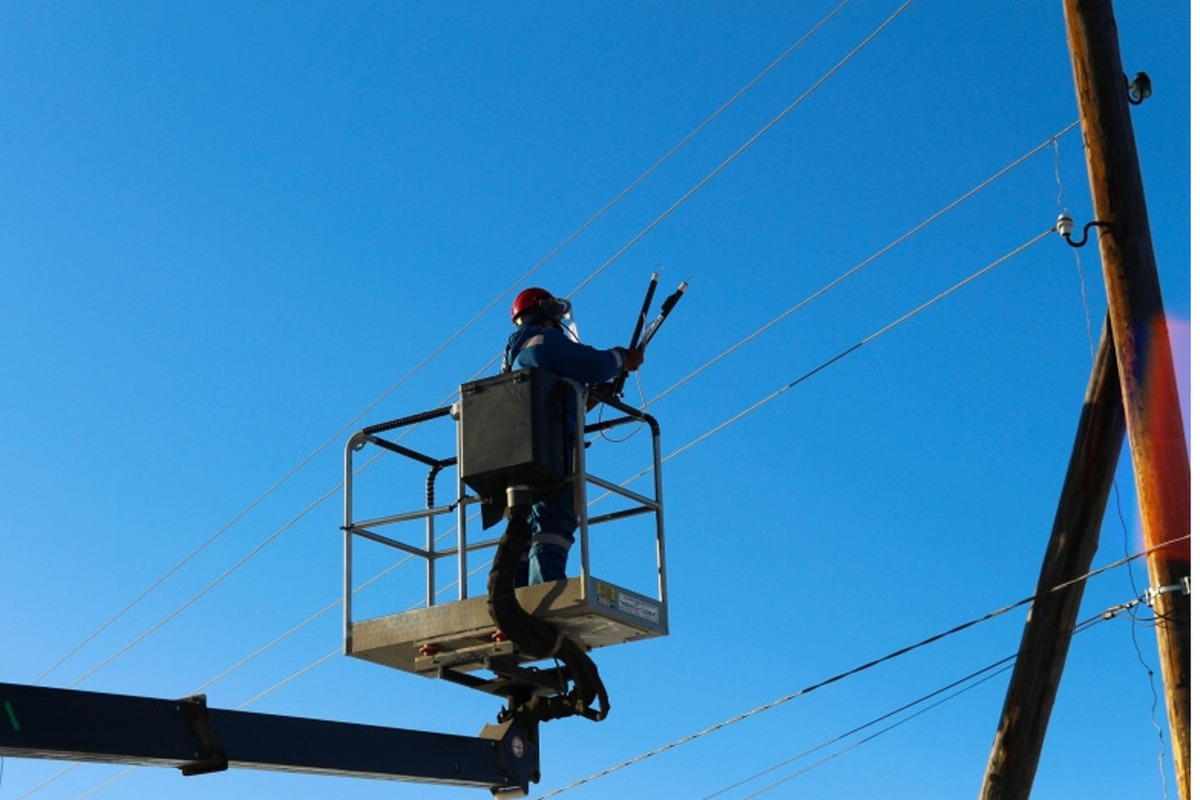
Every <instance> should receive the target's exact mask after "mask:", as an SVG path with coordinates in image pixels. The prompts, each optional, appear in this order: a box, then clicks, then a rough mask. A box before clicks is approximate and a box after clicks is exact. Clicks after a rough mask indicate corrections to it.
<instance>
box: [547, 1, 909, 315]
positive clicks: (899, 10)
mask: <svg viewBox="0 0 1200 800" xmlns="http://www.w3.org/2000/svg"><path fill="white" fill-rule="evenodd" d="M914 2H915V0H905V1H904V2H903V3H901V4H900V7H899V8H897V9H896V10H895V11H893V12H892V15H891V16H890V17H888V18H887V19H886V20H884V21H883V23H882V24H881V25H880V26H879V27H877V28H876V29H875V30H874V31H872V32H871V34H870V35H869V36H867V38H865V39H863V40H862V41H861V42H859V43H858V45H856V46H855V47H854V49H853V50H851V51H850V52H849V53H848V54H846V55H845V56H844V57H843V58H842V60H841V61H839V62H838V63H837V64H835V65H834V66H833V68H832V69H830V70H829V71H828V72H826V73H825V74H824V75H822V76H821V77H820V78H819V79H818V80H817V82H816V83H814V84H813V85H812V86H810V87H809V88H808V90H807V91H805V92H804V93H803V94H801V95H800V96H799V97H797V98H796V99H795V100H793V101H792V102H791V103H790V104H789V105H788V106H787V107H786V108H785V109H783V111H780V112H779V113H778V114H776V115H775V117H774V118H773V119H772V120H771V121H770V122H768V123H767V124H766V125H764V126H763V127H762V128H760V129H759V130H758V132H757V133H755V134H754V135H753V136H751V137H750V138H749V139H747V140H746V142H745V143H744V144H743V145H742V146H741V147H739V148H738V149H736V150H734V151H733V153H731V154H730V155H729V156H728V157H727V158H726V159H725V160H724V161H722V162H721V163H720V164H718V165H717V167H716V169H714V170H713V171H712V172H710V173H708V174H707V175H705V176H704V178H702V179H701V180H700V182H699V183H697V184H696V185H695V186H693V187H692V188H691V189H688V190H687V191H686V192H684V193H683V195H682V196H681V197H680V198H679V199H678V200H676V201H675V202H674V203H672V204H671V205H670V206H668V207H667V209H666V210H665V211H663V212H662V213H661V214H659V215H658V216H657V217H655V218H654V220H653V221H652V222H651V223H650V224H649V225H647V226H646V227H645V228H643V229H642V230H641V231H640V232H639V233H638V234H637V235H636V236H634V237H633V238H632V239H630V240H629V241H628V242H627V243H626V244H625V246H623V247H622V248H621V249H620V250H618V251H617V252H616V253H614V254H613V255H612V256H611V257H610V258H609V259H608V260H607V261H605V262H604V263H603V264H601V265H600V266H599V267H598V268H597V269H596V270H595V272H593V273H592V274H591V275H589V276H588V277H587V278H586V279H585V280H584V281H583V283H581V284H579V285H578V286H576V287H575V288H574V289H572V290H571V292H570V295H569V296H573V295H575V294H577V293H578V292H579V291H580V290H582V289H583V287H585V286H587V285H588V284H589V283H591V282H592V280H593V279H595V278H596V277H597V276H598V275H600V273H602V272H604V271H605V270H606V269H608V268H609V267H610V266H612V265H613V263H614V262H615V261H616V260H617V259H619V258H620V257H621V256H623V255H625V253H627V252H629V250H630V249H631V248H632V247H633V246H634V245H635V244H637V243H638V242H640V241H641V240H642V239H644V238H645V237H646V235H647V234H649V233H650V232H651V231H652V230H654V229H655V228H657V227H658V226H659V224H660V223H662V221H663V220H665V219H666V218H667V217H669V216H671V214H673V213H675V211H676V210H678V208H679V207H680V206H682V205H683V204H684V203H686V202H687V201H688V200H690V199H691V198H692V196H693V195H695V194H696V192H698V191H700V190H701V189H702V188H704V187H705V186H707V185H708V183H709V182H710V181H711V180H712V179H713V178H715V177H717V175H719V174H721V173H722V172H724V171H725V168H726V167H728V166H729V165H730V164H732V163H733V162H734V161H736V160H737V159H738V158H739V157H740V156H741V155H742V154H743V153H745V152H746V151H747V150H749V149H750V147H751V146H753V145H754V144H755V143H756V142H758V140H759V139H761V138H762V137H763V136H765V135H766V134H767V132H768V131H770V130H771V129H772V128H774V127H775V126H776V125H778V124H779V123H780V122H782V121H783V119H784V118H785V117H787V116H788V115H789V114H791V113H792V112H793V111H795V110H796V108H797V107H798V106H799V105H800V104H801V103H803V102H804V101H805V100H807V99H808V98H809V96H811V95H812V94H813V92H815V91H816V90H817V89H819V88H820V87H821V86H822V85H824V83H825V82H826V81H828V80H829V79H830V78H832V77H833V76H834V74H835V73H837V72H838V70H840V69H841V68H842V67H844V66H846V64H848V63H849V62H850V60H851V59H852V58H854V57H855V56H856V55H858V54H859V52H860V51H861V50H862V49H863V48H864V47H866V46H867V45H868V44H870V43H871V42H872V41H874V40H875V39H876V38H877V37H878V36H879V35H880V34H881V33H883V32H884V30H886V29H887V28H888V26H890V25H891V24H892V23H893V22H895V21H896V18H897V17H899V16H900V14H902V13H903V12H904V10H905V9H907V8H908V7H909V6H910V5H912V4H913V3H914Z"/></svg>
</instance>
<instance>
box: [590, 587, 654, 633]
mask: <svg viewBox="0 0 1200 800" xmlns="http://www.w3.org/2000/svg"><path fill="white" fill-rule="evenodd" d="M596 600H597V602H599V604H600V605H602V606H604V607H606V608H612V609H616V610H617V611H619V612H621V613H622V614H625V615H627V616H630V617H634V618H635V619H640V620H645V621H646V622H649V623H651V624H653V625H658V624H659V608H658V604H657V603H654V602H652V601H650V600H645V599H643V598H641V597H639V596H637V595H634V594H631V593H629V592H624V591H622V590H620V589H618V588H617V587H616V586H613V585H612V584H611V583H603V582H601V581H597V582H596Z"/></svg>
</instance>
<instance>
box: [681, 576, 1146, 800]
mask: <svg viewBox="0 0 1200 800" xmlns="http://www.w3.org/2000/svg"><path fill="white" fill-rule="evenodd" d="M1141 602H1143V601H1142V599H1141V598H1135V599H1134V600H1132V601H1131V602H1130V603H1122V604H1120V605H1118V606H1113V607H1112V608H1109V609H1107V610H1105V611H1103V612H1101V613H1099V614H1096V615H1094V616H1092V617H1090V618H1088V619H1086V620H1084V621H1082V622H1079V623H1076V625H1075V626H1074V629H1073V630H1072V631H1071V633H1070V634H1063V636H1075V635H1077V634H1079V633H1082V632H1084V631H1087V630H1090V629H1091V628H1093V627H1095V626H1096V625H1098V624H1099V623H1101V622H1104V621H1106V620H1109V619H1113V618H1114V617H1115V616H1116V614H1115V613H1114V611H1116V610H1118V609H1124V608H1126V607H1129V606H1130V605H1138V604H1139V603H1141ZM1020 655H1021V653H1014V654H1013V655H1011V656H1008V657H1006V658H1003V659H1001V660H999V661H996V662H993V663H992V664H989V665H988V666H986V667H984V668H983V669H980V670H976V671H975V672H973V673H971V674H970V675H967V676H965V677H963V678H960V679H958V680H957V681H954V682H953V683H950V684H947V685H946V686H943V687H942V688H940V689H937V690H935V691H933V692H931V693H929V694H927V695H925V696H924V697H921V698H919V699H917V700H914V701H912V702H909V703H906V704H905V705H903V706H900V707H899V708H896V709H893V710H892V711H890V712H888V713H887V714H883V715H881V716H879V717H876V718H875V719H873V720H871V721H870V722H867V723H865V724H863V725H859V726H858V727H857V728H854V729H852V730H850V731H847V732H845V733H843V734H840V735H838V736H835V737H833V738H831V739H827V740H826V741H824V742H822V743H821V744H819V745H816V746H815V747H811V748H809V749H808V750H806V751H804V752H803V753H800V754H798V755H795V756H792V757H791V758H789V759H786V760H785V761H781V762H779V763H778V764H775V765H774V766H771V767H768V768H766V769H764V770H761V771H759V772H757V773H756V774H754V775H752V776H750V777H749V778H745V779H743V780H740V781H738V782H737V783H733V784H730V785H729V786H726V787H725V788H724V789H721V790H719V791H717V792H714V793H713V794H709V795H706V796H705V797H703V798H701V800H711V798H714V797H718V796H720V795H722V794H724V793H725V792H728V791H731V790H733V789H736V788H738V787H739V786H744V785H745V784H747V783H749V782H751V781H754V780H757V779H758V778H761V777H763V776H764V775H767V774H770V773H771V772H774V771H775V770H777V769H781V768H783V767H785V766H787V765H788V764H792V763H794V762H796V761H799V760H800V759H801V758H804V757H806V756H809V755H812V754H813V753H816V752H819V751H821V750H823V749H825V748H826V747H829V746H831V745H833V744H836V743H837V742H839V741H841V740H842V739H847V738H849V737H850V736H853V735H854V734H856V733H860V732H862V731H864V730H867V729H868V728H871V727H874V726H875V725H877V724H879V723H880V722H882V721H884V720H886V719H889V718H890V717H893V716H895V715H897V714H900V713H903V712H904V711H907V710H908V709H910V708H912V707H914V706H917V705H919V704H921V703H924V702H927V701H928V700H931V699H932V698H934V697H936V696H937V695H939V694H943V693H945V692H947V691H949V690H950V689H953V688H955V687H957V686H959V685H961V684H963V683H966V682H967V681H971V680H975V679H976V678H978V680H975V682H974V683H972V684H970V685H969V686H966V687H964V688H962V689H960V690H959V691H957V692H954V693H953V694H951V695H948V696H947V697H944V698H942V699H940V700H938V701H937V702H935V703H931V704H930V705H927V706H925V707H924V708H922V709H920V710H918V711H916V712H914V713H913V714H910V715H908V716H907V717H905V718H903V719H901V720H899V721H897V722H895V723H893V724H891V725H889V726H887V727H886V728H883V729H881V730H878V731H875V732H874V733H872V734H871V735H869V736H867V737H865V738H863V739H860V740H858V741H857V742H855V743H854V744H852V745H850V746H849V747H845V748H843V749H841V750H839V751H837V752H836V753H833V754H832V755H829V756H827V757H825V758H823V759H821V760H820V761H818V762H816V763H814V764H810V765H808V766H806V767H805V768H803V769H801V770H798V771H796V772H793V773H791V774H790V775H787V776H786V777H784V778H782V779H780V780H778V781H776V782H775V783H773V784H771V785H770V786H767V787H764V788H763V789H760V790H758V791H756V792H754V793H752V794H749V795H745V796H743V797H742V798H741V800H749V798H752V797H758V796H759V795H762V794H766V793H767V792H768V791H771V790H772V789H776V788H778V787H779V786H782V785H783V784H784V783H787V782H788V781H790V780H792V779H794V778H797V777H799V776H800V775H803V774H805V773H807V772H811V771H812V770H814V769H816V768H817V767H820V766H823V765H825V764H827V763H829V762H830V761H832V760H833V759H835V758H838V757H840V756H843V755H845V754H846V753H848V752H850V751H851V750H854V749H857V748H858V747H860V746H861V745H864V744H866V743H867V742H869V741H871V740H872V739H877V738H879V737H880V736H882V735H883V734H885V733H888V732H890V731H892V730H895V729H896V728H898V727H900V726H901V725H903V724H905V723H907V722H911V721H912V720H913V719H916V718H917V717H919V716H921V715H922V714H925V713H926V712H929V711H932V710H933V709H934V708H936V707H938V706H940V705H943V704H944V703H947V702H949V701H950V700H952V699H954V698H956V697H958V696H960V695H962V694H965V693H966V692H969V691H971V690H972V689H975V688H977V687H978V686H980V685H982V684H984V683H986V682H987V681H990V680H992V679H993V678H996V677H998V676H1000V675H1002V674H1004V673H1005V672H1007V671H1009V670H1010V669H1011V668H1012V665H1013V664H1014V663H1015V661H1016V659H1017V658H1019V657H1020ZM986 673H990V674H986ZM980 676H983V677H980Z"/></svg>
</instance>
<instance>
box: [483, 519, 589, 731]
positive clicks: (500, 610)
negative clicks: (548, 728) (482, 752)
mask: <svg viewBox="0 0 1200 800" xmlns="http://www.w3.org/2000/svg"><path fill="white" fill-rule="evenodd" d="M528 517H529V506H528V505H517V506H511V507H510V508H509V519H508V525H507V527H506V528H505V530H504V535H503V536H501V537H500V544H499V546H498V547H497V548H496V557H495V559H493V561H492V570H491V572H490V573H488V613H489V614H491V617H492V621H493V622H495V623H496V627H498V628H499V629H500V632H501V633H503V634H504V635H505V636H506V637H507V638H508V640H509V641H510V642H512V643H513V645H515V646H516V647H517V649H518V650H520V651H522V652H524V653H529V654H531V655H533V656H536V657H539V658H557V659H559V660H560V661H562V662H563V664H564V665H565V666H566V669H567V672H568V674H569V677H570V678H571V680H573V681H574V683H575V686H574V688H573V689H572V690H571V692H570V693H569V694H567V695H563V696H558V697H550V698H546V697H538V698H534V699H533V700H531V701H529V702H528V703H526V707H525V708H524V709H522V710H523V711H525V712H527V713H530V714H533V715H534V716H535V718H536V719H538V720H541V721H548V720H551V719H558V718H561V717H568V716H572V715H576V714H577V715H579V716H582V717H587V718H588V719H590V720H593V721H595V722H599V721H600V720H602V719H604V718H605V717H606V716H608V710H609V703H608V692H607V691H606V690H605V688H604V682H603V681H601V680H600V673H599V671H598V670H597V669H596V664H595V663H594V662H593V661H592V659H591V658H589V657H588V655H587V653H585V652H584V651H583V648H582V647H580V646H579V645H578V644H576V643H575V642H574V641H573V640H571V639H568V638H567V637H566V636H563V635H562V634H561V633H559V632H558V630H557V629H556V628H555V627H554V626H553V625H550V624H548V623H546V622H542V621H541V620H539V619H536V618H534V617H533V616H532V615H530V614H529V612H527V611H526V610H525V609H523V608H521V604H520V603H519V602H518V601H517V595H516V588H515V587H514V586H513V576H514V575H515V574H516V571H517V567H518V565H519V564H520V562H521V557H522V556H523V555H524V553H525V551H526V549H527V548H528V546H529V519H528ZM594 700H598V701H599V706H600V707H599V708H598V709H593V708H591V705H592V702H593V701H594Z"/></svg>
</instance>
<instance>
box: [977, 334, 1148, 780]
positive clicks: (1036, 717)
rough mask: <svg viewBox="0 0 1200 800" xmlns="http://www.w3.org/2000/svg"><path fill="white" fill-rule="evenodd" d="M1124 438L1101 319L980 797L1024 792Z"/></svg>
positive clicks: (1117, 387) (1033, 771)
mask: <svg viewBox="0 0 1200 800" xmlns="http://www.w3.org/2000/svg"><path fill="white" fill-rule="evenodd" d="M1124 441H1125V415H1124V411H1123V409H1122V406H1121V384H1120V380H1119V378H1118V376H1117V360H1116V356H1115V354H1114V350H1113V341H1112V335H1111V331H1110V328H1109V325H1108V324H1107V322H1106V324H1105V326H1104V335H1103V337H1102V338H1101V340H1100V350H1099V352H1098V353H1097V354H1096V363H1095V366H1093V367H1092V377H1091V380H1090V381H1089V382H1088V388H1087V395H1086V397H1085V398H1084V404H1083V413H1082V414H1081V415H1080V418H1079V428H1078V430H1077V431H1076V433H1075V447H1074V449H1073V451H1072V452H1071V461H1070V464H1069V465H1068V467H1067V477H1066V479H1065V480H1064V481H1063V489H1062V494H1061V495H1060V496H1059V500H1058V512H1057V514H1056V515H1055V517H1054V527H1053V528H1052V529H1051V533H1050V544H1049V545H1048V546H1047V548H1046V557H1045V559H1044V560H1043V561H1042V572H1041V575H1040V576H1039V577H1038V583H1037V593H1036V598H1037V599H1036V600H1034V603H1033V607H1032V608H1031V609H1030V611H1029V618H1028V620H1027V621H1026V622H1025V632H1024V633H1023V634H1022V635H1021V649H1020V652H1019V655H1018V656H1017V663H1016V665H1015V666H1014V667H1013V674H1012V679H1011V680H1010V682H1009V684H1008V694H1007V696H1006V697H1005V698H1004V709H1003V711H1002V712H1001V714H1000V724H999V726H998V727H997V730H996V739H995V741H994V742H993V744H992V753H991V756H990V758H989V759H988V766H987V771H986V772H985V773H984V776H983V788H982V789H980V791H979V800H1024V799H1025V798H1027V797H1029V793H1030V791H1031V790H1032V788H1033V778H1034V775H1035V774H1036V773H1037V765H1038V758H1039V757H1040V756H1041V752H1042V742H1043V740H1044V739H1045V737H1046V726H1047V725H1048V724H1049V722H1050V711H1051V709H1052V708H1053V707H1054V697H1055V694H1056V693H1057V691H1058V682H1059V679H1060V678H1061V677H1062V671H1063V665H1064V664H1065V663H1066V660H1067V650H1068V648H1069V647H1070V646H1071V635H1072V633H1073V631H1074V628H1075V620H1076V618H1077V617H1078V615H1079V604H1080V601H1081V600H1082V599H1083V589H1084V582H1083V581H1077V582H1074V583H1069V582H1070V581H1075V579H1077V578H1079V576H1080V575H1084V574H1086V573H1087V571H1088V569H1089V567H1090V566H1091V563H1092V557H1093V556H1094V555H1095V554H1096V547H1097V545H1098V544H1099V541H1100V525H1101V523H1102V522H1103V521H1104V509H1105V506H1106V505H1107V504H1108V490H1109V488H1110V487H1111V486H1112V480H1113V475H1114V474H1115V473H1116V470H1117V460H1118V459H1119V458H1120V455H1121V444H1122V443H1123V442H1124ZM1058 587H1063V588H1058Z"/></svg>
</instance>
